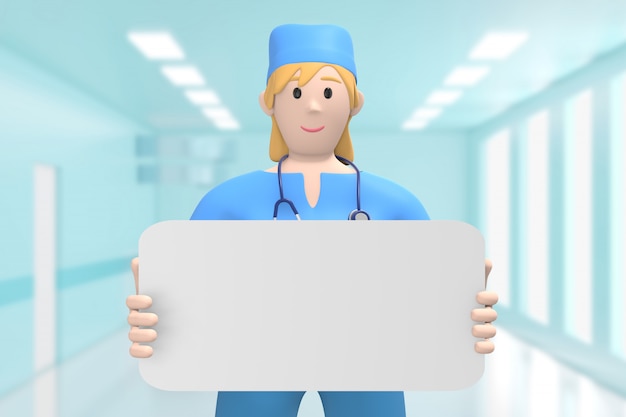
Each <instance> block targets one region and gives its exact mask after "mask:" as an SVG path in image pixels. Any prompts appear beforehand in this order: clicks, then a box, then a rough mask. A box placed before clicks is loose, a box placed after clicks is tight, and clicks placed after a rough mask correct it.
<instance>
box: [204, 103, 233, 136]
mask: <svg viewBox="0 0 626 417" xmlns="http://www.w3.org/2000/svg"><path fill="white" fill-rule="evenodd" d="M202 113H204V115H205V116H206V117H207V118H208V119H209V120H211V121H212V122H213V123H214V124H215V127H217V128H218V129H221V130H238V129H239V123H238V122H237V120H235V118H234V117H233V115H232V114H230V111H229V110H228V109H227V108H224V107H205V108H203V109H202Z"/></svg>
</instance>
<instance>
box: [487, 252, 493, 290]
mask: <svg viewBox="0 0 626 417" xmlns="http://www.w3.org/2000/svg"><path fill="white" fill-rule="evenodd" d="M491 268H493V262H491V260H490V259H485V288H487V278H489V273H490V272H491Z"/></svg>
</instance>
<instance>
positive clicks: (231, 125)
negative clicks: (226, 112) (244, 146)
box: [214, 119, 240, 130]
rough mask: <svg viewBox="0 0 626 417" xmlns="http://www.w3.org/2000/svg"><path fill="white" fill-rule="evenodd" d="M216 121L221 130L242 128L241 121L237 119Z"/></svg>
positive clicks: (216, 125)
mask: <svg viewBox="0 0 626 417" xmlns="http://www.w3.org/2000/svg"><path fill="white" fill-rule="evenodd" d="M214 123H215V127H217V128H218V129H221V130H239V128H240V126H239V122H237V121H236V120H235V119H229V120H215V121H214Z"/></svg>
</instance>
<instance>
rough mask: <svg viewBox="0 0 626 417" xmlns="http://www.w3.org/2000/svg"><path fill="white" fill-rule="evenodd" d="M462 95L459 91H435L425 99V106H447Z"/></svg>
mask: <svg viewBox="0 0 626 417" xmlns="http://www.w3.org/2000/svg"><path fill="white" fill-rule="evenodd" d="M462 95H463V92H462V91H459V90H437V91H434V92H433V93H431V94H430V95H429V96H428V98H427V99H426V104H429V105H434V106H437V105H440V106H447V105H450V104H452V103H454V102H456V101H457V100H458V99H459V98H460V97H461V96H462Z"/></svg>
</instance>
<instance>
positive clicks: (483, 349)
mask: <svg viewBox="0 0 626 417" xmlns="http://www.w3.org/2000/svg"><path fill="white" fill-rule="evenodd" d="M495 348H496V346H495V345H494V344H493V342H490V341H489V340H481V341H480V342H476V343H474V350H475V351H476V352H478V353H483V354H485V353H491V352H493V351H494V349H495Z"/></svg>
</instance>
